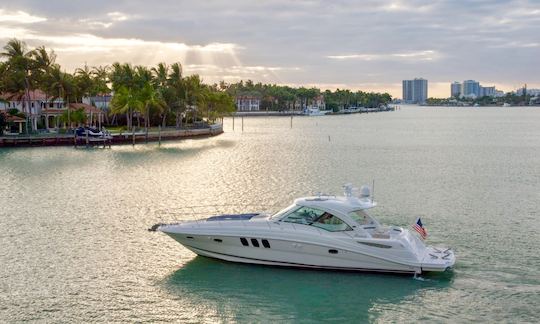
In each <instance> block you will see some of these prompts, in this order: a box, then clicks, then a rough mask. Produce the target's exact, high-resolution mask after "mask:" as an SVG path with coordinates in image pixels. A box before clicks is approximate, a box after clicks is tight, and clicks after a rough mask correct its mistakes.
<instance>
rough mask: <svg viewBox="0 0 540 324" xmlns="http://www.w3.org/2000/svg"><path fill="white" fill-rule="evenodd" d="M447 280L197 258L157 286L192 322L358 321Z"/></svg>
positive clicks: (440, 276)
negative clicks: (178, 303) (181, 305)
mask: <svg viewBox="0 0 540 324" xmlns="http://www.w3.org/2000/svg"><path fill="white" fill-rule="evenodd" d="M451 280H452V275H451V274H450V273H436V274H435V273H434V274H430V275H428V276H427V277H425V280H424V281H419V280H415V279H413V278H412V277H410V276H390V275H384V274H366V273H363V274H358V273H350V272H340V271H317V270H292V269H290V268H282V267H266V266H254V265H246V264H240V263H230V262H225V261H220V260H215V259H211V258H206V257H202V256H197V257H195V259H193V260H191V261H189V262H187V263H186V264H184V265H183V266H182V267H181V268H180V269H179V270H177V271H175V272H174V273H173V274H171V275H170V276H169V277H167V278H166V279H165V281H164V282H163V285H164V288H165V290H166V291H168V293H169V294H171V295H173V296H174V298H175V299H176V298H179V299H181V302H182V303H187V304H189V305H190V307H191V308H192V309H193V310H194V314H196V315H194V316H196V317H197V318H194V319H193V320H202V319H205V320H219V321H222V320H233V321H247V322H253V321H256V322H266V321H290V320H300V319H301V320H306V321H315V320H317V321H321V320H344V321H345V320H348V321H350V319H351V318H355V319H356V320H357V321H362V320H368V319H369V318H370V316H373V315H374V314H373V313H374V312H375V313H376V312H377V310H376V309H380V306H382V307H383V308H384V306H385V305H389V306H390V305H395V304H399V303H400V302H402V301H404V300H407V299H410V298H412V297H414V296H416V295H419V294H422V293H423V292H426V291H428V290H433V289H440V290H444V289H446V288H447V287H448V286H449V285H450V283H451ZM186 309H187V307H186Z"/></svg>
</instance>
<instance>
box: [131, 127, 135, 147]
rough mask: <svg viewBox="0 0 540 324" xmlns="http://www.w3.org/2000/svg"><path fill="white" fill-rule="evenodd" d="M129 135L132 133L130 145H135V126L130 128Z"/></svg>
mask: <svg viewBox="0 0 540 324" xmlns="http://www.w3.org/2000/svg"><path fill="white" fill-rule="evenodd" d="M131 135H132V137H133V144H132V145H133V146H135V127H133V128H132V129H131Z"/></svg>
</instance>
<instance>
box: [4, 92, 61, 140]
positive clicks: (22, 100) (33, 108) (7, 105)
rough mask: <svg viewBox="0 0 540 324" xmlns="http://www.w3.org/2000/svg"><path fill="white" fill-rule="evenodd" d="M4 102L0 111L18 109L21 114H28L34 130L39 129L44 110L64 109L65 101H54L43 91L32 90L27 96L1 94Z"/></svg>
mask: <svg viewBox="0 0 540 324" xmlns="http://www.w3.org/2000/svg"><path fill="white" fill-rule="evenodd" d="M0 98H2V101H1V102H0V111H5V112H7V111H9V110H10V109H17V110H18V111H19V112H22V113H24V114H26V116H27V117H28V119H29V122H30V124H31V125H32V129H34V130H35V129H37V128H38V121H39V120H40V118H41V116H42V111H43V110H44V109H49V108H54V109H62V108H64V100H63V99H61V98H56V99H52V98H51V96H48V95H47V94H46V93H45V92H43V91H41V90H31V91H29V93H28V96H27V95H26V94H24V93H23V94H12V93H3V94H0Z"/></svg>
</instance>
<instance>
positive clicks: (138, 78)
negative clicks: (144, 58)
mask: <svg viewBox="0 0 540 324" xmlns="http://www.w3.org/2000/svg"><path fill="white" fill-rule="evenodd" d="M36 92H39V93H40V94H42V96H43V97H44V98H43V100H42V101H40V102H39V104H38V105H39V106H38V107H34V102H33V100H35V99H34V98H33V97H32V96H33V94H35V93H36ZM96 96H102V97H105V96H108V97H109V98H110V101H109V102H108V105H107V107H99V110H98V112H97V113H99V114H100V115H101V114H103V115H104V116H103V117H104V118H103V121H101V119H99V128H101V126H104V127H110V128H117V129H120V130H121V131H124V132H126V131H128V132H135V131H136V132H140V131H141V130H147V129H148V128H150V127H157V126H160V127H162V128H163V129H164V130H165V129H167V128H171V129H176V130H178V129H187V128H190V127H191V128H193V127H194V125H198V126H200V125H201V124H202V125H206V127H209V126H210V125H212V124H214V123H215V122H216V121H217V120H220V119H221V118H222V117H224V116H230V115H232V114H233V113H234V112H235V111H236V104H235V98H237V97H240V96H256V97H257V98H259V99H260V110H261V111H277V112H281V111H291V110H292V111H297V110H299V111H302V110H303V109H304V108H306V107H308V106H309V105H310V104H313V103H314V102H315V101H316V100H321V99H320V98H323V99H322V100H324V101H325V105H326V108H327V109H329V110H333V111H338V110H339V109H343V108H347V107H350V106H363V107H368V108H369V107H379V106H380V105H386V104H387V103H389V102H391V100H392V97H391V96H390V95H389V94H388V93H382V94H381V93H372V92H363V91H356V92H353V91H351V90H341V89H337V90H335V91H330V90H326V91H322V90H321V89H318V88H305V87H299V88H294V87H289V86H285V85H276V84H262V83H254V82H253V81H251V80H247V81H243V80H241V81H239V82H237V83H226V82H224V81H221V82H219V83H214V84H205V83H203V80H202V78H201V77H200V76H199V75H197V74H192V75H184V73H183V69H182V64H181V63H180V62H175V63H172V64H170V65H169V64H167V63H159V64H157V65H156V66H154V67H147V66H142V65H136V66H134V65H132V64H130V63H120V62H114V63H112V64H111V65H105V66H95V67H89V66H87V65H86V64H85V65H84V66H83V67H80V68H77V69H76V70H75V71H74V72H73V73H69V72H66V71H65V70H64V69H62V67H61V66H60V65H59V64H58V63H56V54H55V52H54V50H49V49H47V48H46V47H45V46H40V47H37V48H35V49H28V47H27V45H26V43H25V42H24V41H21V40H18V39H11V40H9V41H8V42H7V44H5V45H4V46H3V47H2V51H1V52H0V107H2V105H3V106H4V111H2V110H0V136H2V133H3V131H4V129H5V128H6V127H11V129H15V123H18V126H19V129H20V130H21V131H20V132H18V133H21V134H24V135H26V136H28V135H36V134H43V133H53V134H61V135H63V134H68V135H69V134H73V133H74V131H75V129H76V128H77V127H81V126H88V127H90V126H93V127H97V125H98V124H97V122H96V118H92V115H91V113H88V112H86V111H85V110H83V108H76V107H80V106H81V105H83V99H84V98H92V97H96ZM10 103H11V106H10ZM53 104H54V105H55V106H54V108H55V109H52V107H53ZM93 104H94V103H91V105H93ZM92 109H97V107H94V108H92ZM52 110H55V112H54V113H55V114H54V115H52V116H51V115H50V112H51V111H52ZM47 113H49V115H47ZM50 118H53V119H52V120H51V119H50ZM51 123H52V125H55V127H49V125H51ZM23 124H24V127H23ZM15 133H17V132H15Z"/></svg>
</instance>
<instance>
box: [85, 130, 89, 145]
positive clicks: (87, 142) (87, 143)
mask: <svg viewBox="0 0 540 324" xmlns="http://www.w3.org/2000/svg"><path fill="white" fill-rule="evenodd" d="M88 133H89V131H88V129H87V130H86V147H88V145H89V141H88Z"/></svg>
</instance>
